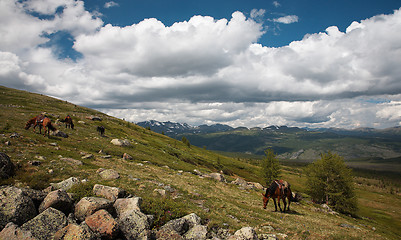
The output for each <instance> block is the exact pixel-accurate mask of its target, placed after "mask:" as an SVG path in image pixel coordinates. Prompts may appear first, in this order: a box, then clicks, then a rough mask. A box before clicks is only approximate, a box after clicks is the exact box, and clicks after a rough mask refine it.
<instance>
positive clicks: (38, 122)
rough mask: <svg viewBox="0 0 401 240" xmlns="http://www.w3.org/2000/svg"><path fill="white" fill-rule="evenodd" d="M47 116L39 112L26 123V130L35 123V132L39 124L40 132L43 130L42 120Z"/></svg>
mask: <svg viewBox="0 0 401 240" xmlns="http://www.w3.org/2000/svg"><path fill="white" fill-rule="evenodd" d="M44 118H45V116H44V115H43V114H39V115H37V116H36V117H33V118H31V119H29V121H28V122H27V123H26V124H25V130H28V129H29V128H30V127H31V126H32V125H33V131H34V132H35V128H36V126H39V132H40V133H41V132H42V124H41V123H42V122H43V119H44Z"/></svg>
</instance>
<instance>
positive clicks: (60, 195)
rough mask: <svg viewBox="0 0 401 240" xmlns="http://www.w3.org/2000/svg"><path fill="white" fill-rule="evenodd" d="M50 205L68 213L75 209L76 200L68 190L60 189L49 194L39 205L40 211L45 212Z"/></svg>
mask: <svg viewBox="0 0 401 240" xmlns="http://www.w3.org/2000/svg"><path fill="white" fill-rule="evenodd" d="M50 207H52V208H55V209H58V210H60V211H62V212H63V213H65V214H67V215H68V214H69V213H70V212H72V210H73V207H74V201H73V200H72V199H71V198H70V196H69V195H68V193H67V192H66V191H64V190H62V189H59V190H56V191H52V192H50V193H49V194H47V196H46V198H45V199H44V200H43V202H42V203H41V204H40V206H39V212H43V211H45V210H46V209H48V208H50Z"/></svg>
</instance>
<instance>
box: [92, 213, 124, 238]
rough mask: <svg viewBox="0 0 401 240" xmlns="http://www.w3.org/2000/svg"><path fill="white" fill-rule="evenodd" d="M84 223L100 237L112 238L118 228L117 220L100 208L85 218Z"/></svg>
mask: <svg viewBox="0 0 401 240" xmlns="http://www.w3.org/2000/svg"><path fill="white" fill-rule="evenodd" d="M85 223H86V224H87V225H88V227H89V228H90V229H91V230H92V231H93V232H95V233H98V234H100V236H101V238H102V239H113V238H114V237H116V236H117V234H118V232H119V229H118V223H117V221H116V220H115V219H114V218H113V217H112V216H111V215H110V213H108V212H107V211H106V210H104V209H101V210H99V211H97V212H95V213H94V214H92V215H91V216H89V217H87V218H86V219H85Z"/></svg>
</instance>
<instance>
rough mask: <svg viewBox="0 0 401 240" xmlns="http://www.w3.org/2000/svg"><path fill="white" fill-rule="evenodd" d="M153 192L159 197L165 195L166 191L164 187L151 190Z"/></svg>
mask: <svg viewBox="0 0 401 240" xmlns="http://www.w3.org/2000/svg"><path fill="white" fill-rule="evenodd" d="M153 192H155V193H158V194H159V195H160V196H161V197H166V196H167V192H166V190H164V189H155V190H153Z"/></svg>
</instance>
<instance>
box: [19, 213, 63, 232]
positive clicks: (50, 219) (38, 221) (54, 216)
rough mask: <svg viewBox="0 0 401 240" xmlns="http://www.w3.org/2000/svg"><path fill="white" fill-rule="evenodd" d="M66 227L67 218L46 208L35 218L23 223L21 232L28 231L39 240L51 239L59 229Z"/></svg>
mask: <svg viewBox="0 0 401 240" xmlns="http://www.w3.org/2000/svg"><path fill="white" fill-rule="evenodd" d="M65 226H67V217H66V216H65V215H64V213H62V212H61V211H59V210H57V209H54V208H48V209H46V210H45V211H44V212H42V213H41V214H39V215H37V216H36V217H35V218H33V219H31V220H30V221H28V222H26V223H24V224H23V225H22V226H21V229H22V230H25V231H30V232H31V233H32V235H33V236H34V237H35V238H37V239H39V240H42V239H43V240H46V239H51V238H52V237H53V235H54V234H55V233H56V232H57V231H58V230H60V229H62V228H64V227H65Z"/></svg>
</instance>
